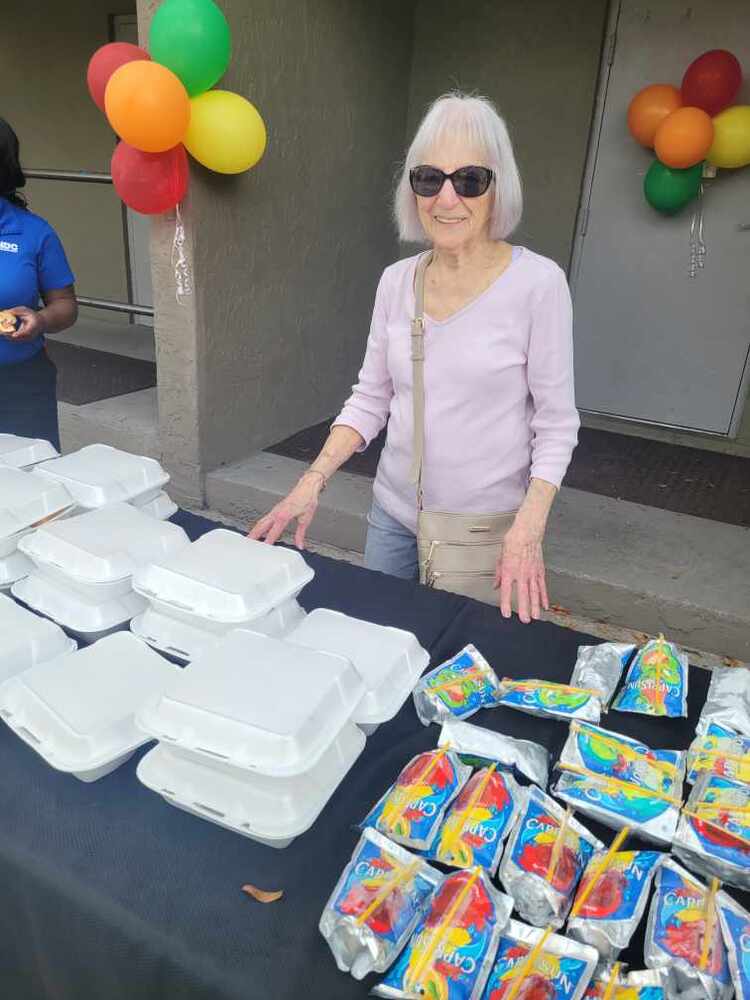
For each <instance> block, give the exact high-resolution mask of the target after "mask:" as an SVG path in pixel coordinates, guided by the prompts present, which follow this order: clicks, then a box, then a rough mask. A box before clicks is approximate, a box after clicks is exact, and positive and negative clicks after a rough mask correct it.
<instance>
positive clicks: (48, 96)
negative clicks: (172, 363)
mask: <svg viewBox="0 0 750 1000" xmlns="http://www.w3.org/2000/svg"><path fill="white" fill-rule="evenodd" d="M2 9H3V24H4V26H5V30H4V45H3V80H4V83H3V88H2V104H1V110H0V114H2V115H3V117H4V118H7V120H8V121H9V122H10V123H11V124H12V125H13V127H14V128H15V130H16V132H17V133H18V136H19V139H20V142H21V158H22V162H23V164H24V165H25V166H27V167H36V168H54V169H58V170H61V169H73V170H93V171H104V172H107V171H109V160H110V156H111V155H112V149H113V147H114V141H113V133H112V131H111V129H110V128H109V126H108V125H107V122H106V119H105V117H104V115H103V114H102V113H101V112H100V111H99V110H98V108H97V107H96V105H95V104H94V103H93V102H92V100H91V98H90V97H89V93H88V90H87V88H86V66H87V64H88V60H89V58H90V56H91V54H92V53H93V52H94V50H95V49H96V48H98V47H99V46H100V45H103V44H105V42H108V41H109V40H110V38H109V15H110V14H125V13H132V12H133V11H134V10H135V0H38V2H35V3H33V4H29V2H28V0H26V2H22V0H3V8H2ZM11 81H12V85H11ZM27 196H28V198H29V203H30V208H32V209H33V211H35V212H37V213H38V214H39V215H42V216H44V217H45V218H46V219H48V220H49V221H50V222H51V223H52V225H53V226H54V227H55V229H56V230H57V231H58V233H59V234H60V237H61V239H62V241H63V244H64V246H65V250H66V252H67V254H68V257H69V259H70V262H71V266H72V268H73V271H74V272H75V275H76V279H77V287H78V291H79V292H80V294H82V295H87V296H90V297H94V298H112V299H117V300H119V301H125V300H126V299H127V282H126V261H125V245H124V241H123V226H122V214H121V205H120V201H119V199H118V198H117V197H116V195H115V193H114V191H113V190H112V188H111V187H110V186H109V185H107V186H104V185H89V184H85V185H84V184H72V183H63V182H61V181H41V180H35V181H29V183H28V186H27ZM96 317H97V319H99V320H102V319H107V320H108V321H112V320H113V319H114V318H113V317H112V316H111V314H102V313H101V312H97V313H96ZM126 321H127V318H126V317H125V318H123V319H121V320H120V322H126Z"/></svg>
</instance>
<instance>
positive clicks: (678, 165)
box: [654, 108, 714, 170]
mask: <svg viewBox="0 0 750 1000" xmlns="http://www.w3.org/2000/svg"><path fill="white" fill-rule="evenodd" d="M713 141H714V123H713V122H712V121H711V119H710V117H709V116H708V115H707V114H706V112H705V111H701V109H700V108H678V109H677V111H673V112H672V114H671V115H670V116H669V118H665V119H664V121H663V122H662V123H661V125H660V126H659V127H658V129H657V130H656V135H655V137H654V151H655V152H656V155H657V156H658V158H659V159H660V160H661V162H662V163H663V164H664V165H665V166H667V167H672V168H674V169H676V170H685V169H686V168H687V167H694V166H695V164H696V163H700V161H701V160H704V159H705V158H706V154H707V153H708V151H709V149H710V148H711V144H712V143H713Z"/></svg>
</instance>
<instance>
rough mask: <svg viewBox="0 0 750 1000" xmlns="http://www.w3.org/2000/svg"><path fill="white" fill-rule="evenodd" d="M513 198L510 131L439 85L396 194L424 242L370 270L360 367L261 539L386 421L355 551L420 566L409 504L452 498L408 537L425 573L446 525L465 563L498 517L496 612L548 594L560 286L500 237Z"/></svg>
mask: <svg viewBox="0 0 750 1000" xmlns="http://www.w3.org/2000/svg"><path fill="white" fill-rule="evenodd" d="M521 208H522V199H521V184H520V179H519V175H518V169H517V167H516V163H515V159H514V155H513V149H512V146H511V143H510V139H509V137H508V132H507V129H506V127H505V124H504V122H503V120H502V118H500V116H499V115H498V113H497V111H496V110H495V108H494V107H493V105H492V104H491V103H490V101H488V100H486V99H484V98H480V97H468V96H465V95H462V94H451V95H448V96H445V97H441V98H439V99H438V100H437V101H435V103H434V104H433V105H432V106H431V107H430V109H429V110H428V112H427V114H426V115H425V117H424V119H423V121H422V123H421V125H420V126H419V128H418V130H417V133H416V135H415V137H414V140H413V142H412V144H411V146H410V148H409V151H408V153H407V156H406V162H405V165H404V170H403V174H402V176H401V180H400V182H399V185H398V188H397V191H396V198H395V215H396V221H397V224H398V229H399V235H400V237H401V239H402V240H404V241H410V242H415V241H416V242H423V243H425V242H426V243H427V244H428V245H429V248H430V249H429V250H428V251H427V252H426V253H422V254H418V255H417V256H416V257H408V258H406V259H405V260H399V261H397V262H396V263H395V264H391V266H390V267H388V268H386V270H385V271H384V272H383V275H382V277H381V279H380V283H379V285H378V289H377V293H376V296H375V307H374V312H373V317H372V325H371V328H370V336H369V340H368V343H367V350H366V353H365V358H364V363H363V365H362V368H361V371H360V373H359V381H358V382H357V385H356V386H355V387H354V390H353V392H352V395H351V396H350V398H349V400H348V401H347V402H346V404H345V406H344V408H343V410H342V411H341V414H340V415H339V416H338V418H337V419H336V420H335V422H334V424H333V427H332V430H331V433H330V436H329V438H328V440H327V441H326V443H325V446H324V447H323V450H322V451H321V452H320V454H319V455H318V457H317V458H316V459H315V461H314V462H313V463H312V465H311V466H310V468H309V469H308V470H307V471H306V472H305V473H304V474H303V475H302V477H301V478H300V480H299V482H298V483H297V485H296V486H295V487H294V489H293V490H292V491H291V493H289V495H288V496H287V497H285V498H284V499H283V500H282V501H281V502H280V503H279V504H277V505H276V506H275V507H274V508H273V510H272V511H270V513H268V514H267V515H266V516H265V517H263V518H261V520H260V521H259V522H258V523H257V524H256V525H255V527H254V528H253V530H252V531H251V537H253V538H256V539H265V540H266V541H267V542H270V543H273V542H275V541H276V540H277V539H278V538H280V537H281V535H282V533H283V532H284V531H285V530H286V529H287V526H290V525H292V523H293V522H295V521H296V534H295V543H296V544H297V545H298V546H299V547H300V548H301V547H303V546H304V541H305V532H306V530H307V528H308V526H309V524H310V522H311V521H312V519H313V516H314V515H315V511H316V508H317V506H318V499H319V496H320V493H321V490H322V489H323V488H324V487H325V485H326V483H327V482H328V480H329V479H330V478H331V476H332V475H333V473H334V472H335V471H336V470H337V469H338V468H339V467H340V466H341V465H342V464H343V463H344V462H346V461H347V459H348V458H350V457H351V455H352V454H353V453H354V452H355V451H362V450H363V449H364V448H366V447H367V445H368V444H369V443H370V442H371V441H372V439H373V438H374V437H375V436H376V435H377V434H378V432H379V431H380V430H381V429H382V428H383V426H384V425H385V424H386V421H387V422H388V430H387V438H386V444H385V448H384V450H383V454H382V457H381V459H380V463H379V465H378V471H377V476H376V478H375V484H374V489H373V494H374V499H373V504H372V509H371V511H370V514H369V517H368V532H367V543H366V548H365V565H366V566H368V567H370V568H372V569H376V570H380V571H382V572H385V573H390V574H393V575H394V576H400V577H406V578H416V577H417V575H418V573H419V569H420V565H419V560H418V549H417V529H418V519H420V518H422V517H423V512H451V513H450V514H449V515H447V516H448V517H449V518H450V519H451V520H450V521H449V522H446V523H445V524H443V526H442V529H440V528H437V529H433V530H434V531H438V532H439V531H440V530H443V533H444V534H447V535H448V536H453V537H446V538H442V539H441V538H439V537H436V538H434V539H433V541H432V542H431V544H430V545H429V549H426V548H425V549H423V547H422V545H421V544H420V553H421V554H422V555H423V565H422V567H421V568H422V578H423V579H425V577H427V582H433V583H434V582H435V580H434V578H433V579H430V576H429V573H427V574H426V573H425V561H429V559H431V558H432V553H433V552H435V551H437V547H438V546H439V545H440V544H443V543H448V548H445V549H444V550H443V551H444V553H447V552H448V551H449V550H450V543H451V542H456V541H457V540H458V541H460V543H461V544H460V545H459V546H457V547H454V549H453V552H454V556H455V559H456V560H457V561H456V565H457V566H459V568H460V570H461V571H464V572H465V571H466V569H467V568H468V570H471V560H472V559H473V558H474V556H475V555H476V556H477V557H478V558H480V559H481V558H482V557H481V556H480V551H483V550H484V546H482V545H481V541H482V536H481V533H482V532H483V531H489V530H490V527H491V526H492V525H493V524H494V525H497V524H500V525H503V528H502V533H501V535H500V537H499V538H498V541H497V544H495V545H494V547H492V548H491V549H490V550H489V552H490V555H491V563H490V567H492V565H493V564H494V574H493V573H492V572H490V573H489V574H486V573H485V574H484V575H489V580H488V581H487V591H488V592H489V593H490V594H492V593H493V588H494V594H495V599H496V601H497V602H498V603H499V605H500V609H501V611H502V614H503V615H504V616H505V617H506V618H507V617H510V615H511V607H512V604H515V605H516V606H517V609H518V614H519V617H520V619H521V620H522V621H523V622H529V621H530V620H531V619H532V618H533V619H537V618H539V617H540V615H541V611H542V609H543V608H544V609H548V608H549V598H548V596H547V587H546V582H545V569H544V560H543V555H542V541H543V538H544V533H545V528H546V524H547V518H548V515H549V512H550V508H551V506H552V502H553V499H554V496H555V493H556V492H557V489H558V487H559V486H560V483H561V481H562V478H563V476H564V475H565V471H566V469H567V467H568V464H569V462H570V457H571V455H572V452H573V449H574V447H575V445H576V441H577V431H578V426H579V418H578V413H577V411H576V408H575V402H574V393H573V349H572V335H571V303H570V294H569V291H568V286H567V282H566V280H565V275H564V273H563V271H562V270H561V269H560V268H559V267H558V266H557V264H555V263H554V262H553V261H551V260H548V259H547V258H545V257H542V256H540V255H539V254H537V253H534V252H533V251H532V250H529V249H527V248H526V247H522V246H513V245H511V243H509V242H508V239H507V238H508V237H509V236H510V234H511V233H512V232H513V230H514V229H515V228H516V226H517V225H518V223H519V221H520V218H521ZM422 335H423V336H422ZM422 355H423V357H424V360H423V361H422V360H421V356H422ZM488 511H489V512H495V513H493V514H487V513H486V512H488ZM462 515H463V516H464V517H463V519H462V517H461V516H462ZM502 515H505V517H504V519H503V517H502ZM440 516H443V515H442V514H441V515H440ZM493 518H494V519H495V520H493ZM498 518H499V520H498ZM472 522H477V523H476V524H473V523H472ZM454 528H455V530H454ZM419 530H420V542H421V541H422V536H421V532H422V524H421V522H420V528H419ZM472 531H474V532H477V535H476V536H473V535H472V534H471V532H472ZM467 532H468V534H467ZM459 535H460V538H459ZM475 539H476V540H475ZM428 541H429V539H428ZM476 541H479V542H480V544H479V545H476ZM484 558H485V559H486V553H485V555H484ZM477 574H478V575H479V576H482V575H483V574H482V572H481V568H478V569H477V572H476V573H475V574H474V575H475V576H477ZM469 575H470V574H469ZM460 578H461V572H459V573H458V574H454V576H453V581H452V584H451V582H450V573H448V574H446V580H445V581H444V582H443V584H442V585H443V586H444V587H445V589H452V590H456V591H458V592H464V593H467V592H469V593H471V592H472V591H471V590H468V591H467V590H466V589H465V588H463V587H462V586H461V584H460ZM438 585H440V584H438ZM480 596H482V595H480Z"/></svg>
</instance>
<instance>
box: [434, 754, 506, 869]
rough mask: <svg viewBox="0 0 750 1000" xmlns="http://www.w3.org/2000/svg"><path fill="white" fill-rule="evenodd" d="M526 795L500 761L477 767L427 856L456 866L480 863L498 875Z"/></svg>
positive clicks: (454, 803) (465, 866)
mask: <svg viewBox="0 0 750 1000" xmlns="http://www.w3.org/2000/svg"><path fill="white" fill-rule="evenodd" d="M523 798H524V793H523V792H522V791H521V789H520V788H519V787H518V785H517V784H516V782H515V781H514V780H513V778H512V777H511V776H510V775H509V774H503V773H502V772H501V771H498V770H497V765H496V764H490V765H489V767H484V768H482V769H481V770H479V771H477V772H476V774H474V775H473V776H472V777H471V778H470V779H469V780H468V781H467V782H466V784H465V785H464V787H463V788H462V789H461V791H460V792H459V793H458V796H457V797H456V798H455V799H454V800H453V802H452V803H451V805H450V807H449V808H448V812H447V813H446V814H445V819H444V820H443V823H442V825H441V827H440V831H439V832H438V835H437V837H436V839H435V842H434V844H433V846H432V849H431V850H430V851H429V852H427V856H428V857H429V858H432V859H434V860H435V861H440V862H442V864H444V865H450V866H451V867H452V868H472V867H473V866H474V865H479V866H480V868H486V869H487V871H488V872H489V873H490V875H494V874H495V872H496V871H497V866H498V864H499V863H500V856H501V854H502V851H503V841H504V840H505V837H506V835H507V833H508V831H509V829H510V827H511V826H512V824H513V822H514V820H515V818H516V816H517V815H518V810H519V808H520V806H521V802H522V801H523Z"/></svg>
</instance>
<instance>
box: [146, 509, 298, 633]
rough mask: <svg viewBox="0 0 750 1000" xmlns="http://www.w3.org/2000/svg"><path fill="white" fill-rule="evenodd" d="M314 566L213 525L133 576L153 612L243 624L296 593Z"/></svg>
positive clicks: (190, 619) (288, 552)
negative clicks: (184, 546)
mask: <svg viewBox="0 0 750 1000" xmlns="http://www.w3.org/2000/svg"><path fill="white" fill-rule="evenodd" d="M313 576H314V573H313V570H312V569H311V568H310V567H309V566H308V565H307V563H306V562H305V560H304V559H303V558H302V556H301V555H300V554H299V552H295V551H293V550H291V549H284V548H280V547H278V546H274V545H266V544H265V543H264V542H256V541H253V540H252V539H250V538H245V537H244V536H243V535H240V534H238V533H237V532H235V531H228V530H226V529H225V528H217V529H216V530H214V531H209V532H208V533H207V534H205V535H203V536H202V537H201V538H199V539H198V541H196V542H193V543H192V545H190V546H188V547H187V548H185V549H182V550H181V551H180V552H178V553H177V554H176V555H174V556H172V557H171V558H170V559H166V560H163V561H162V562H158V563H152V564H151V565H150V566H146V567H145V568H144V569H142V570H139V572H138V573H136V574H135V575H134V577H133V588H134V590H136V591H137V593H139V594H141V596H143V597H146V598H148V599H149V601H151V603H152V605H153V606H154V607H155V608H156V609H157V611H162V612H164V613H165V614H168V615H172V616H173V617H174V618H180V619H182V620H183V621H187V622H188V623H192V624H198V625H200V621H196V619H210V620H212V621H215V622H222V623H224V624H227V625H240V624H242V625H245V624H247V623H248V622H251V621H253V620H254V619H256V618H261V617H262V616H263V615H266V614H268V613H269V612H270V611H272V610H273V609H274V608H276V607H278V606H279V605H280V604H283V603H284V602H285V601H289V600H291V599H293V598H295V597H297V596H298V594H299V593H300V591H301V590H302V588H303V587H305V585H306V584H308V583H309V582H310V580H312V578H313Z"/></svg>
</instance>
